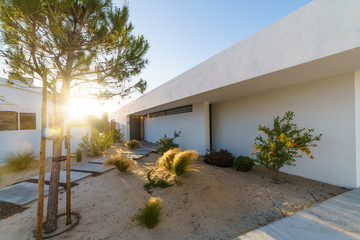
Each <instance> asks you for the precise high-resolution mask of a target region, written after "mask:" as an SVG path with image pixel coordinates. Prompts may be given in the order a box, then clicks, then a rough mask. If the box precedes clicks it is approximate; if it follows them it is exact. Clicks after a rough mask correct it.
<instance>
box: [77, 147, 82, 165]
mask: <svg viewBox="0 0 360 240" xmlns="http://www.w3.org/2000/svg"><path fill="white" fill-rule="evenodd" d="M75 155H76V161H77V162H81V160H82V151H81V149H80V148H78V149H76V153H75Z"/></svg>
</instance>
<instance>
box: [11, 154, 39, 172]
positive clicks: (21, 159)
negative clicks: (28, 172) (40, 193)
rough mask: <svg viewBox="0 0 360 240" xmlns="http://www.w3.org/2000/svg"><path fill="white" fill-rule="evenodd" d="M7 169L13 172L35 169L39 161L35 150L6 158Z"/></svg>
mask: <svg viewBox="0 0 360 240" xmlns="http://www.w3.org/2000/svg"><path fill="white" fill-rule="evenodd" d="M5 161H6V168H8V169H9V170H11V171H21V170H25V169H29V168H33V167H35V166H36V165H37V163H38V162H37V160H36V158H35V154H34V151H33V150H23V151H19V152H17V153H11V154H9V155H8V156H7V157H6V158H5Z"/></svg>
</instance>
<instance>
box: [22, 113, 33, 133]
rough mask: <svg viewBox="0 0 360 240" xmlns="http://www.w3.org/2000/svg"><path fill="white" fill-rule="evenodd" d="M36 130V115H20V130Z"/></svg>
mask: <svg viewBox="0 0 360 240" xmlns="http://www.w3.org/2000/svg"><path fill="white" fill-rule="evenodd" d="M30 129H36V113H20V130H30Z"/></svg>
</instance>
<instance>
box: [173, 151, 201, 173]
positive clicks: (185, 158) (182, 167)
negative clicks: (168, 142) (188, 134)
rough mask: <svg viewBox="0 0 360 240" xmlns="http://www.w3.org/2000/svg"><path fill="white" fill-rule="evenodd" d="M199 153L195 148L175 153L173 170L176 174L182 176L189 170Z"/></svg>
mask: <svg viewBox="0 0 360 240" xmlns="http://www.w3.org/2000/svg"><path fill="white" fill-rule="evenodd" d="M198 157H199V154H198V153H197V152H196V151H195V150H187V151H183V152H180V153H178V154H176V155H175V157H174V161H173V164H172V166H171V171H172V172H173V173H174V174H175V175H176V176H181V175H183V174H184V173H185V172H187V171H188V170H189V167H190V164H191V162H192V161H194V160H196V159H197V158H198Z"/></svg>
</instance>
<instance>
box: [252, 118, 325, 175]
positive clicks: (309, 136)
mask: <svg viewBox="0 0 360 240" xmlns="http://www.w3.org/2000/svg"><path fill="white" fill-rule="evenodd" d="M294 116H295V114H294V112H292V111H288V112H286V113H285V115H284V116H283V117H280V116H276V117H274V121H273V125H272V126H271V127H266V126H263V125H261V124H260V125H259V128H258V130H259V136H257V137H256V138H255V143H254V144H252V145H251V146H252V147H253V148H254V150H253V151H252V152H251V155H253V154H255V156H256V162H257V163H258V164H259V165H261V166H264V167H266V168H268V169H270V170H273V171H275V173H276V179H277V182H279V170H280V168H282V167H283V166H286V165H287V166H295V161H296V159H298V158H302V157H303V156H304V155H307V156H308V157H309V158H310V159H314V156H313V155H312V153H311V150H310V148H313V147H317V144H316V142H318V141H320V139H321V136H322V134H319V135H314V132H315V130H314V129H312V128H311V129H307V128H298V126H297V124H295V123H293V118H294Z"/></svg>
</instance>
